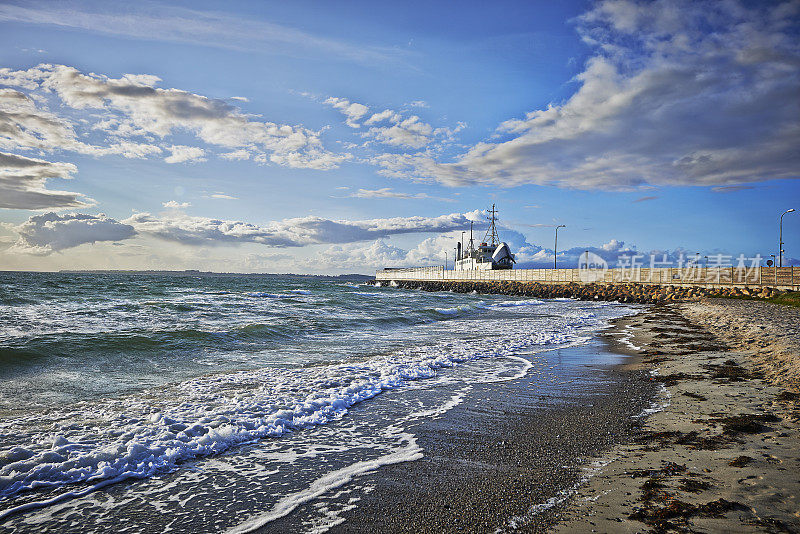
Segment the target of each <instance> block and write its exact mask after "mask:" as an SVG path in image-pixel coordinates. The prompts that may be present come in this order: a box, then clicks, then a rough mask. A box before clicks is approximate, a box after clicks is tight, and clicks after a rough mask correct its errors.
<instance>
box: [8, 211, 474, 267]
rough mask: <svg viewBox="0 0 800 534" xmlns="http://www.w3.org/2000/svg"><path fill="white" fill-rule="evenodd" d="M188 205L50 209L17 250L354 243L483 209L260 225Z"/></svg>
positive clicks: (461, 218)
mask: <svg viewBox="0 0 800 534" xmlns="http://www.w3.org/2000/svg"><path fill="white" fill-rule="evenodd" d="M188 205H189V204H188V203H179V202H177V201H174V200H171V201H169V202H165V203H164V207H166V208H173V209H172V210H171V211H169V212H166V213H165V214H163V215H160V216H155V215H152V214H150V213H145V212H138V213H134V214H133V215H132V216H131V217H129V218H128V219H125V220H122V221H117V220H115V219H112V218H110V217H107V216H106V215H104V214H100V215H87V214H81V213H72V214H67V215H57V214H55V213H46V214H44V215H36V216H33V217H30V218H29V219H28V221H26V222H25V223H23V224H21V225H19V226H16V227H13V228H12V230H14V231H15V232H16V233H17V234H19V239H18V241H17V242H16V244H15V246H14V251H16V252H24V253H33V254H49V253H51V252H55V251H59V250H63V249H66V248H70V247H75V246H78V245H81V244H83V243H94V242H96V241H119V240H123V239H128V238H131V237H134V236H136V235H148V236H152V237H157V238H159V239H164V240H167V241H173V242H177V243H181V244H184V245H189V246H201V245H205V246H215V245H226V244H227V245H237V244H242V243H257V244H261V245H267V246H271V247H303V246H306V245H316V244H326V243H353V242H359V241H369V240H374V239H381V238H385V237H389V236H392V235H399V234H413V233H426V232H430V233H439V232H445V231H450V230H456V229H464V228H468V227H469V221H470V220H477V219H478V218H479V217H480V215H481V214H480V212H477V211H475V212H470V213H451V214H449V215H441V216H439V217H395V218H387V219H368V220H361V221H343V220H339V221H334V220H330V219H324V218H321V217H299V218H293V219H284V220H281V221H274V222H271V223H268V224H266V225H257V224H252V223H248V222H244V221H232V220H222V219H211V218H206V217H192V216H189V215H186V214H184V213H182V212H181V211H179V208H185V207H188Z"/></svg>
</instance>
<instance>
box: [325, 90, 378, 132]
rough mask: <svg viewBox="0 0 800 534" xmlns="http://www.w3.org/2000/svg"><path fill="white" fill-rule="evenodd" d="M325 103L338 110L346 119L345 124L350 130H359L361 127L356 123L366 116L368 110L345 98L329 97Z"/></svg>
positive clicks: (362, 105)
mask: <svg viewBox="0 0 800 534" xmlns="http://www.w3.org/2000/svg"><path fill="white" fill-rule="evenodd" d="M325 103H326V104H328V105H330V106H333V107H334V108H336V109H338V110H339V111H341V112H342V113H344V115H345V116H346V117H347V120H346V121H345V123H346V124H347V125H348V126H350V127H351V128H359V127H361V125H360V124H359V123H358V122H356V121H358V120H359V119H361V118H362V117H363V116H364V115H366V114H367V112H368V111H369V108H368V107H367V106H365V105H364V104H359V103H358V102H350V101H349V100H347V99H346V98H336V97H333V96H332V97H330V98H328V99H327V100H325Z"/></svg>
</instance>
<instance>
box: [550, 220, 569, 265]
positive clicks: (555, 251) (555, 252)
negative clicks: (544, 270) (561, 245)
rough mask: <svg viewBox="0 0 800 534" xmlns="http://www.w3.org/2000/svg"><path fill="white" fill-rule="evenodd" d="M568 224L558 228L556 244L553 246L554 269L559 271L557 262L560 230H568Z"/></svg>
mask: <svg viewBox="0 0 800 534" xmlns="http://www.w3.org/2000/svg"><path fill="white" fill-rule="evenodd" d="M566 227H567V225H566V224H559V225H558V226H556V242H555V244H554V245H553V269H558V266H557V263H556V262H557V261H558V229H559V228H566Z"/></svg>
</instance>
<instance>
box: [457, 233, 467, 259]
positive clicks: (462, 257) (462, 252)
mask: <svg viewBox="0 0 800 534" xmlns="http://www.w3.org/2000/svg"><path fill="white" fill-rule="evenodd" d="M466 233H467V232H466V230H462V231H461V257H460V258H459V259H461V260H463V259H464V234H466Z"/></svg>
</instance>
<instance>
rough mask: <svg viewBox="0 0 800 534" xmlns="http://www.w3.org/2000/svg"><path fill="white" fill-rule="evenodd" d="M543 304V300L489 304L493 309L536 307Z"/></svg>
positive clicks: (507, 301)
mask: <svg viewBox="0 0 800 534" xmlns="http://www.w3.org/2000/svg"><path fill="white" fill-rule="evenodd" d="M540 304H544V301H543V300H536V299H529V300H504V301H501V302H493V303H492V304H490V306H491V307H493V308H512V307H516V306H538V305H540Z"/></svg>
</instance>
